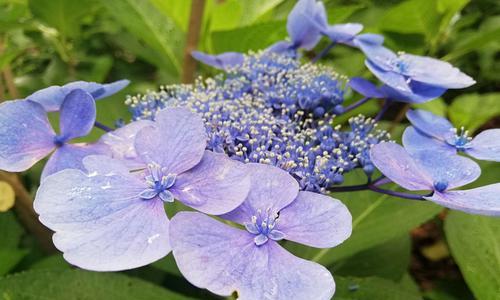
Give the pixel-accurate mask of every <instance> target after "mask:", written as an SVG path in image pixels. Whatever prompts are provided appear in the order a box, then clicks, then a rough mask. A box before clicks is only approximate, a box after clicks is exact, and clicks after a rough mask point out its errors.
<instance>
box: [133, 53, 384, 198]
mask: <svg viewBox="0 0 500 300" xmlns="http://www.w3.org/2000/svg"><path fill="white" fill-rule="evenodd" d="M343 93H344V89H343V79H342V77H341V76H338V75H337V74H335V73H334V72H333V71H331V70H330V69H328V68H324V67H320V66H317V65H312V64H305V65H300V64H299V62H298V61H297V60H296V59H294V58H291V57H289V56H283V55H279V54H276V53H266V52H264V53H258V54H253V55H248V56H246V57H245V61H244V62H243V64H242V65H241V66H239V67H237V68H234V69H231V70H229V71H227V75H226V77H222V76H218V77H216V78H215V79H207V80H205V81H197V82H196V83H195V84H194V85H192V86H191V85H174V86H168V87H164V88H163V89H162V90H160V91H159V92H151V93H148V94H146V95H142V96H137V97H130V98H129V99H127V104H128V105H129V106H130V109H131V111H132V114H133V119H134V120H148V119H154V116H155V114H156V111H158V110H160V109H162V108H164V107H187V108H189V109H191V110H192V111H195V112H196V113H198V114H199V115H200V116H201V117H202V118H203V120H204V121H205V128H206V130H207V134H208V145H207V148H208V149H209V150H213V151H215V152H224V153H226V154H228V155H229V156H230V157H231V158H233V159H236V160H240V161H243V162H258V163H265V164H270V165H274V166H277V167H279V168H282V169H284V170H286V171H288V172H289V173H290V174H292V175H293V176H294V177H295V178H296V179H297V181H298V182H299V183H300V186H301V189H303V190H308V191H314V192H322V193H326V192H327V190H328V188H330V187H332V186H333V185H338V184H340V183H342V181H343V174H344V173H346V172H349V171H351V170H353V169H355V168H363V169H364V170H365V171H366V172H367V173H370V174H371V172H372V171H373V165H372V164H371V162H370V158H369V155H368V152H369V149H370V147H371V146H372V145H374V144H376V143H378V142H379V141H381V140H387V139H388V138H389V136H388V134H387V133H386V132H385V131H379V130H376V123H375V122H374V121H373V120H372V119H369V118H365V117H362V116H358V117H354V118H352V119H351V120H350V121H349V125H350V128H349V129H346V130H341V129H342V128H341V127H340V126H338V127H336V128H332V126H331V125H330V120H331V116H333V115H334V114H336V113H337V112H340V111H343V106H342V103H343Z"/></svg>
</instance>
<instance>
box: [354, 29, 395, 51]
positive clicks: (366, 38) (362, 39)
mask: <svg viewBox="0 0 500 300" xmlns="http://www.w3.org/2000/svg"><path fill="white" fill-rule="evenodd" d="M360 43H364V44H366V46H369V45H371V46H376V45H379V46H380V45H382V44H383V43H384V36H383V35H381V34H375V33H363V34H359V35H357V36H356V37H355V39H354V45H355V46H358V47H359V44H360ZM389 55H390V54H389ZM390 56H392V55H390Z"/></svg>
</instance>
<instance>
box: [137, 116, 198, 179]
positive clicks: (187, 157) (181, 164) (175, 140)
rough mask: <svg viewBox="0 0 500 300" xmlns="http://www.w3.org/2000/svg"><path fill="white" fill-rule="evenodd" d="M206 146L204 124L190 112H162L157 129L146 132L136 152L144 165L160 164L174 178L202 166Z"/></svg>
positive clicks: (144, 129) (142, 135)
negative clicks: (200, 163)
mask: <svg viewBox="0 0 500 300" xmlns="http://www.w3.org/2000/svg"><path fill="white" fill-rule="evenodd" d="M206 145H207V136H206V131H205V126H204V124H203V121H202V120H201V118H200V116H198V115H197V114H195V113H193V112H191V111H189V110H188V109H186V108H167V109H164V110H161V111H159V112H158V113H157V115H156V122H155V126H154V127H145V128H143V129H142V130H140V131H139V132H138V133H137V136H136V139H135V149H136V151H137V154H138V155H139V156H140V158H141V160H142V161H144V162H145V163H151V162H156V163H158V164H160V165H161V166H162V167H164V168H166V173H172V174H180V173H182V172H185V171H187V170H189V169H191V168H192V167H194V166H195V165H196V164H198V163H199V162H200V160H201V158H202V157H203V155H204V154H205V147H206Z"/></svg>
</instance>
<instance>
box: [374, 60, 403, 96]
mask: <svg viewBox="0 0 500 300" xmlns="http://www.w3.org/2000/svg"><path fill="white" fill-rule="evenodd" d="M365 65H366V66H367V67H368V69H369V70H370V71H371V72H372V73H373V75H375V76H376V77H377V78H378V79H380V81H382V82H383V83H385V84H387V85H388V86H390V87H392V88H394V89H396V90H398V91H401V92H406V93H408V92H409V93H411V88H410V86H409V85H408V82H407V81H406V78H405V77H404V76H403V75H401V74H398V73H395V72H392V71H385V70H383V69H381V68H380V67H379V66H378V65H375V64H374V63H373V62H371V61H370V60H366V61H365Z"/></svg>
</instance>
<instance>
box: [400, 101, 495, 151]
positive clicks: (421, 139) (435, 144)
mask: <svg viewBox="0 0 500 300" xmlns="http://www.w3.org/2000/svg"><path fill="white" fill-rule="evenodd" d="M406 117H407V118H408V120H409V121H410V122H411V124H412V125H413V127H408V128H407V129H406V131H405V133H404V135H403V144H404V145H405V147H406V148H407V149H408V151H410V152H414V151H419V150H420V149H426V148H427V149H436V151H445V152H448V153H451V154H453V153H456V152H463V153H466V154H468V155H470V156H472V157H474V158H476V159H482V160H491V161H500V129H488V130H484V131H482V132H481V133H479V134H478V135H477V136H476V137H474V138H472V137H470V136H469V132H468V131H467V130H465V129H464V128H463V127H462V128H461V129H460V131H459V130H457V129H456V128H454V127H453V125H452V124H451V123H450V122H449V121H448V120H446V119H445V118H443V117H440V116H437V115H434V114H433V113H431V112H428V111H425V110H410V111H408V113H407V114H406Z"/></svg>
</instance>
